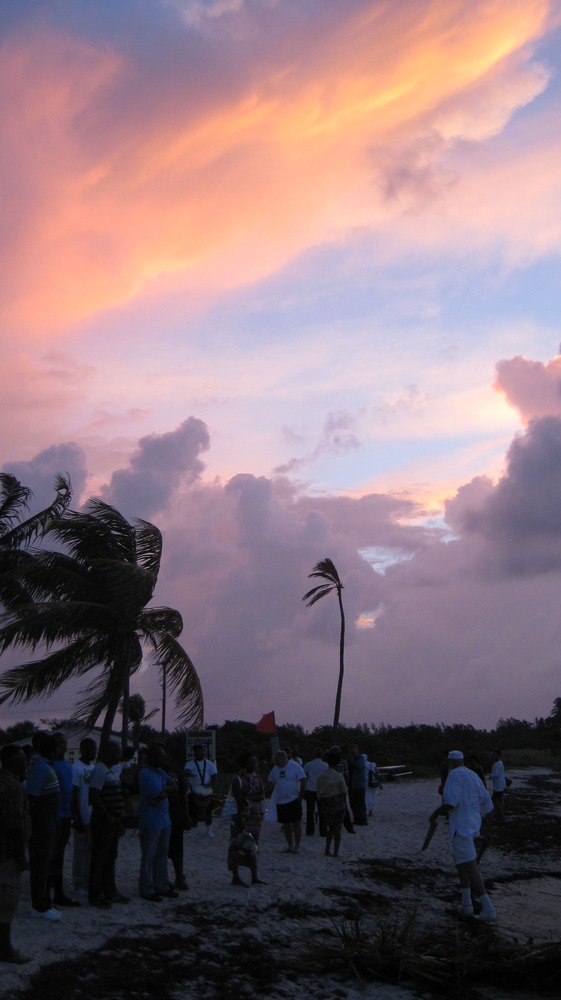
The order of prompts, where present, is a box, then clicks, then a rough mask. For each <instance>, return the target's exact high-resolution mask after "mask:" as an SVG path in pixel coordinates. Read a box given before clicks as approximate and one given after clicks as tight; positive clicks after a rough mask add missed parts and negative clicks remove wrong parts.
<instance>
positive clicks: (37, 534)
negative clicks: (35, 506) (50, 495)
mask: <svg viewBox="0 0 561 1000" xmlns="http://www.w3.org/2000/svg"><path fill="white" fill-rule="evenodd" d="M3 475H4V476H5V475H6V474H5V473H4V474H3ZM9 478H10V479H12V480H14V481H15V482H14V484H13V492H12V497H13V499H12V508H11V514H10V512H9V511H6V510H4V511H3V512H0V526H1V524H2V514H3V516H4V523H5V524H8V525H10V526H11V527H10V530H7V531H5V532H4V533H2V535H0V545H1V546H2V548H11V549H17V548H19V547H20V546H22V545H29V544H30V542H31V541H33V540H34V539H37V538H42V537H43V536H44V535H45V534H46V533H47V531H49V529H50V528H51V526H52V524H53V523H54V521H56V520H57V519H58V518H60V517H61V516H62V514H63V513H64V512H65V511H66V509H67V507H68V505H69V503H70V500H71V499H72V485H71V483H70V479H69V477H68V476H62V475H60V474H58V475H57V476H55V493H56V496H55V499H54V500H53V502H52V503H51V504H50V505H49V507H46V508H45V510H41V511H39V512H38V513H37V514H33V515H32V516H31V517H29V518H27V519H26V520H25V521H19V523H17V524H16V523H15V521H16V520H17V515H18V511H21V510H23V509H27V500H28V497H29V496H30V495H31V491H30V490H27V488H26V487H24V486H22V485H21V483H19V482H18V480H17V479H16V478H15V476H11V477H9ZM0 485H2V480H0ZM22 497H25V499H23V500H22Z"/></svg>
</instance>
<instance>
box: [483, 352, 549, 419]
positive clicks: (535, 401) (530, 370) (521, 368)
mask: <svg viewBox="0 0 561 1000" xmlns="http://www.w3.org/2000/svg"><path fill="white" fill-rule="evenodd" d="M495 388H496V389H497V390H498V391H499V392H502V393H503V394H504V396H505V398H506V400H507V402H508V403H510V405H511V406H512V407H514V409H516V410H518V412H519V413H520V416H521V417H522V419H523V420H524V422H525V423H528V421H529V420H531V419H532V417H543V416H546V415H548V414H557V415H558V416H561V356H560V355H557V356H556V357H555V358H553V359H552V360H551V361H548V362H547V363H546V364H543V362H541V361H530V360H529V359H528V358H522V357H516V358H511V359H510V360H508V361H499V362H498V363H497V378H496V381H495Z"/></svg>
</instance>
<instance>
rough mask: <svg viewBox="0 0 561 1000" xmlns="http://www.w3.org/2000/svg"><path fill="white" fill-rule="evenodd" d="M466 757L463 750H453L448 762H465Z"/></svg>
mask: <svg viewBox="0 0 561 1000" xmlns="http://www.w3.org/2000/svg"><path fill="white" fill-rule="evenodd" d="M463 759H464V755H463V753H462V751H461V750H451V751H450V753H449V754H448V760H463Z"/></svg>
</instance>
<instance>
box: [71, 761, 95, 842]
mask: <svg viewBox="0 0 561 1000" xmlns="http://www.w3.org/2000/svg"><path fill="white" fill-rule="evenodd" d="M94 767H95V761H93V760H92V762H91V764H84V761H83V760H75V761H74V763H73V765H72V786H73V788H77V789H78V805H79V809H80V819H81V820H82V823H84V824H85V826H88V824H89V822H90V819H91V815H92V807H91V805H90V775H91V773H92V771H93V769H94Z"/></svg>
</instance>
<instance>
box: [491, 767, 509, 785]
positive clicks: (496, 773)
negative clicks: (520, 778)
mask: <svg viewBox="0 0 561 1000" xmlns="http://www.w3.org/2000/svg"><path fill="white" fill-rule="evenodd" d="M491 781H492V782H493V791H494V792H504V790H505V788H506V781H505V767H504V764H503V762H502V760H496V761H495V763H494V764H493V767H492V768H491Z"/></svg>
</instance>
